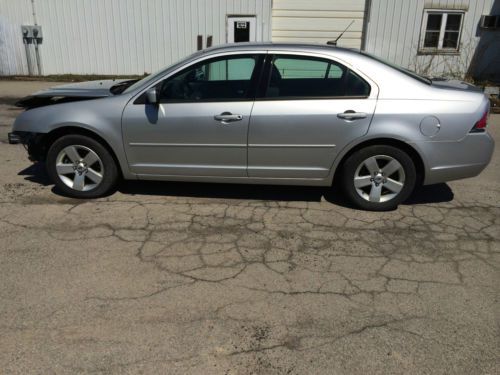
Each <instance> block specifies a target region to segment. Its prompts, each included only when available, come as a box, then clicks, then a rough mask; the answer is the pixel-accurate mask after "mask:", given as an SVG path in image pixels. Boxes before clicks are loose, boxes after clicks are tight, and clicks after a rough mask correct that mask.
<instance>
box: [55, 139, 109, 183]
mask: <svg viewBox="0 0 500 375" xmlns="http://www.w3.org/2000/svg"><path fill="white" fill-rule="evenodd" d="M56 171H57V175H58V176H59V178H60V179H61V181H62V182H63V183H64V184H65V185H66V186H68V187H70V188H71V189H74V190H78V191H90V190H93V189H95V188H97V187H98V186H99V184H100V183H101V181H102V179H103V177H104V165H103V162H102V160H101V158H100V157H99V155H97V153H96V152H95V151H93V150H91V149H90V148H88V147H86V146H82V145H70V146H67V147H65V148H63V149H62V150H61V151H60V152H59V154H58V155H57V158H56Z"/></svg>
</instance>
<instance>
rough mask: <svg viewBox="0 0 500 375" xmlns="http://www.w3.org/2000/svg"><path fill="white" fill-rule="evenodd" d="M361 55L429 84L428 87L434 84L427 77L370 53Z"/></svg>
mask: <svg viewBox="0 0 500 375" xmlns="http://www.w3.org/2000/svg"><path fill="white" fill-rule="evenodd" d="M361 54H362V55H363V56H366V57H369V58H371V59H373V60H375V61H378V62H379V63H382V64H384V65H387V66H388V67H390V68H392V69H395V70H397V71H398V72H400V73H403V74H405V75H407V76H408V77H411V78H413V79H416V80H417V81H420V82H422V83H425V84H427V85H431V84H432V81H431V80H430V79H429V78H427V77H423V76H421V75H419V74H417V73H415V72H414V71H411V70H409V69H405V68H403V67H402V66H399V65H396V64H393V63H391V62H389V61H387V60H384V59H381V58H380V57H378V56H375V55H371V54H369V53H367V52H361Z"/></svg>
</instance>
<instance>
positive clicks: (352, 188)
mask: <svg viewBox="0 0 500 375" xmlns="http://www.w3.org/2000/svg"><path fill="white" fill-rule="evenodd" d="M416 181H417V175H416V169H415V164H414V163H413V161H412V160H411V158H410V156H408V154H407V153H406V152H404V151H402V150H401V149H399V148H396V147H393V146H384V145H375V146H368V147H366V148H363V149H360V150H358V151H356V152H354V153H353V154H352V155H350V156H349V157H348V158H347V160H346V161H345V163H344V165H343V168H342V185H343V189H344V192H345V193H346V195H347V197H348V198H349V199H350V200H351V201H352V202H353V203H354V204H355V205H356V206H357V207H359V208H361V209H364V210H370V211H387V210H392V209H395V208H397V206H398V205H399V204H400V203H401V202H403V201H405V200H406V199H407V198H408V197H409V196H410V194H411V193H412V192H413V189H414V188H415V184H416Z"/></svg>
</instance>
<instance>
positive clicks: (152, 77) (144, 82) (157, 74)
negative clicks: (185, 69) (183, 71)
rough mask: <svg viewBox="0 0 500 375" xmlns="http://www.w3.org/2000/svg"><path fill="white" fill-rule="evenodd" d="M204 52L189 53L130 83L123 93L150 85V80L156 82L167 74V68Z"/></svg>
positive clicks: (172, 67) (171, 67)
mask: <svg viewBox="0 0 500 375" xmlns="http://www.w3.org/2000/svg"><path fill="white" fill-rule="evenodd" d="M202 52H203V51H198V52H195V53H193V54H191V55H189V56H188V57H185V58H183V59H181V60H179V61H177V62H176V63H174V64H172V65H170V66H168V67H167V68H163V69H161V70H159V71H157V72H155V73H152V74H150V75H148V76H146V77H144V78H143V79H141V80H139V81H137V82H135V83H134V84H132V85H130V86H129V87H128V88H127V89H126V90H124V91H123V94H128V93H129V92H132V91H134V90H135V89H137V88H139V87H143V86H146V85H148V84H149V83H150V82H154V81H155V80H156V79H158V78H160V77H161V76H162V75H163V74H165V73H166V72H167V70H170V69H174V68H175V67H177V66H179V65H182V64H184V63H185V62H187V61H189V60H191V59H192V58H194V57H196V56H198V55H200V54H201V53H202Z"/></svg>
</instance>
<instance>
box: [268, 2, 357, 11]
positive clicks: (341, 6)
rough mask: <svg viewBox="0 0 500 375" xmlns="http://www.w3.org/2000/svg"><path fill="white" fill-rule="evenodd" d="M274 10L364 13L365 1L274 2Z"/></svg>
mask: <svg viewBox="0 0 500 375" xmlns="http://www.w3.org/2000/svg"><path fill="white" fill-rule="evenodd" d="M273 9H298V10H311V9H317V10H338V11H344V10H346V11H356V10H357V11H364V9H365V1H364V0H274V1H273Z"/></svg>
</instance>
